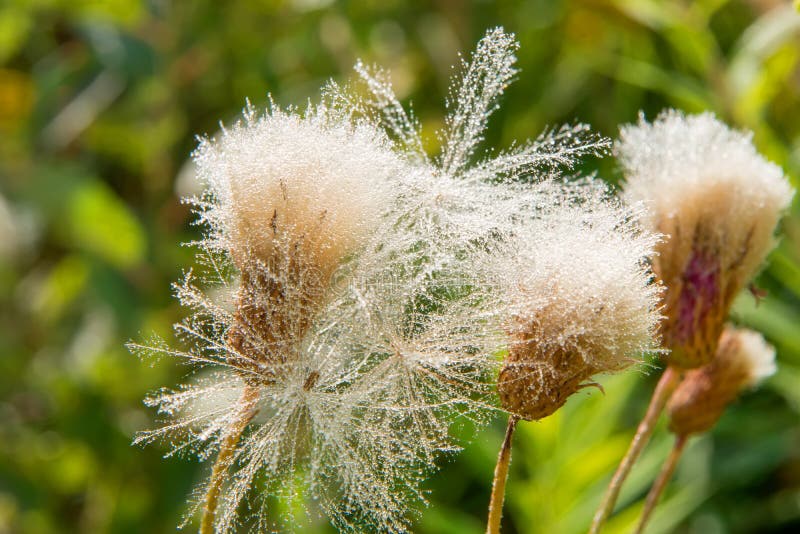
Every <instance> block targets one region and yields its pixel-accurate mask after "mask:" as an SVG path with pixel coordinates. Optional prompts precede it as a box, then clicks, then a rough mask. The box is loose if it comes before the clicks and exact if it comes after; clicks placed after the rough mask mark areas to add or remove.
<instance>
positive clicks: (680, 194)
mask: <svg viewBox="0 0 800 534" xmlns="http://www.w3.org/2000/svg"><path fill="white" fill-rule="evenodd" d="M616 153H617V156H618V158H619V161H620V163H621V164H622V167H623V169H624V171H625V186H624V196H625V198H626V199H628V200H630V201H632V202H645V203H646V205H647V207H648V208H649V209H648V211H647V215H646V216H645V218H644V219H643V221H644V224H645V225H646V226H647V227H648V228H649V229H650V230H652V231H654V232H658V233H660V234H662V235H664V236H665V238H664V240H663V241H662V242H661V243H660V244H659V245H658V246H657V247H656V255H655V256H654V258H653V269H654V271H655V273H656V275H657V276H658V277H659V279H660V280H661V281H662V282H663V283H664V285H665V286H666V287H667V291H666V292H665V293H664V307H665V315H666V319H665V321H664V323H663V325H662V335H663V338H664V344H665V346H666V347H667V348H669V349H670V350H671V354H670V356H669V359H670V363H671V364H673V365H676V366H679V367H683V368H694V367H699V366H702V365H705V364H707V363H708V362H710V361H711V359H712V358H713V356H714V354H715V352H716V346H717V341H718V339H719V337H720V334H721V333H722V329H723V326H724V323H725V319H726V317H727V314H728V309H729V308H730V305H731V303H732V301H733V299H734V297H735V296H736V294H737V293H738V292H739V291H740V290H741V289H742V288H743V287H744V286H745V285H746V284H747V283H748V282H749V281H750V280H751V279H752V277H753V276H754V275H755V274H756V273H757V271H758V270H759V268H760V267H761V265H762V263H763V262H764V259H765V258H766V255H767V253H768V252H769V251H770V250H771V249H772V247H773V246H774V244H775V239H774V232H775V227H776V225H777V223H778V220H779V219H780V217H781V215H782V213H783V212H784V211H785V210H786V208H787V207H788V206H789V203H790V202H791V199H792V189H791V186H790V185H789V183H788V181H787V180H786V178H785V177H784V175H783V172H782V171H781V169H780V167H778V166H777V165H774V164H773V163H770V162H768V161H766V160H765V159H764V158H763V157H762V156H761V155H760V154H758V152H757V151H756V149H755V148H754V146H753V143H752V139H751V135H750V134H745V133H742V132H738V131H735V130H731V129H730V128H728V127H727V126H726V125H725V124H723V123H722V122H720V121H719V120H717V119H716V118H715V117H714V115H713V114H711V113H702V114H700V115H690V116H687V115H684V114H682V113H680V112H678V111H674V110H670V111H667V112H664V113H662V114H661V115H659V116H658V118H657V119H656V120H655V121H654V122H653V123H652V124H649V123H647V122H645V120H644V118H641V119H640V121H639V124H637V125H631V126H626V127H623V128H622V131H621V135H620V141H619V143H618V144H617V146H616Z"/></svg>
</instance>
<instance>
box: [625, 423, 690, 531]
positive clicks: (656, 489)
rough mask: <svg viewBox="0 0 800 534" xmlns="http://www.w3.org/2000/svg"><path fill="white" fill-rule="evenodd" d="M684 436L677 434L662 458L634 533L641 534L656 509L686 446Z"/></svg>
mask: <svg viewBox="0 0 800 534" xmlns="http://www.w3.org/2000/svg"><path fill="white" fill-rule="evenodd" d="M686 438H687V436H677V437H676V438H675V445H674V446H673V447H672V451H670V453H669V456H668V457H667V459H666V460H664V465H663V466H662V467H661V472H660V473H659V474H658V478H657V479H656V481H655V482H653V487H651V488H650V492H649V493H648V494H647V500H646V501H645V503H644V509H643V510H642V517H640V518H639V524H638V525H637V527H636V531H635V534H642V533H643V532H644V529H645V527H646V526H647V521H648V520H649V519H650V516H651V515H653V511H654V510H655V509H656V505H657V504H658V499H659V498H661V494H662V493H663V492H664V488H666V487H667V484H668V483H669V480H670V479H671V478H672V473H674V472H675V467H676V466H677V465H678V460H679V459H680V457H681V454H682V453H683V448H684V447H685V446H686Z"/></svg>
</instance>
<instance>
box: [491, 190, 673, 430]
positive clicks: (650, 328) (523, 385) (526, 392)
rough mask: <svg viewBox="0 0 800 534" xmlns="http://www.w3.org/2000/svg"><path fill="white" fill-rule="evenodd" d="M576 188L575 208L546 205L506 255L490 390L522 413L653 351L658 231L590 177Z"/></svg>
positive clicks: (549, 407) (560, 400)
mask: <svg viewBox="0 0 800 534" xmlns="http://www.w3.org/2000/svg"><path fill="white" fill-rule="evenodd" d="M587 189H588V190H589V191H592V190H594V192H593V195H594V196H591V195H590V196H588V198H587V197H586V194H587V192H586V190H587ZM581 195H583V196H584V200H583V202H582V203H581V204H580V205H579V206H575V205H574V204H570V203H566V204H564V203H558V202H556V203H555V204H553V207H551V208H550V213H547V214H545V215H543V218H542V220H541V221H540V222H539V224H535V225H532V226H533V227H532V228H531V232H530V234H526V235H525V238H524V239H522V240H520V248H519V249H518V250H517V251H516V259H515V260H512V261H509V262H507V263H505V265H506V266H507V268H509V272H508V275H509V276H510V278H509V280H510V281H512V284H511V285H510V286H509V287H508V288H507V297H506V298H507V299H509V302H510V303H511V306H510V307H511V310H512V311H511V315H510V319H509V321H508V322H507V326H506V328H507V331H508V333H509V336H510V338H511V341H510V345H509V350H508V356H507V357H506V360H505V362H504V364H503V368H502V370H501V372H500V377H499V382H498V390H499V393H500V398H501V401H502V404H503V407H504V408H505V409H506V410H508V411H510V412H513V413H515V414H517V415H519V416H520V417H523V418H525V419H534V420H535V419H541V418H542V417H546V416H547V415H550V414H552V413H553V412H554V411H555V410H557V409H558V408H560V407H561V406H562V405H563V404H564V402H565V401H566V399H567V398H568V397H569V396H570V395H572V394H573V393H575V392H576V391H578V390H579V389H581V388H582V387H585V386H586V385H590V384H591V382H589V381H590V379H591V377H592V376H593V375H595V374H598V373H611V372H618V371H621V370H623V369H625V368H627V367H629V366H631V365H633V364H635V363H636V362H638V361H641V357H642V355H643V353H645V352H650V351H653V350H656V346H655V343H654V333H655V329H656V325H657V323H658V320H659V318H660V317H659V315H658V311H657V302H658V294H659V288H658V286H657V285H655V284H653V283H652V273H651V272H650V271H649V269H648V267H647V265H646V260H647V258H648V257H649V255H650V254H651V251H652V247H653V245H654V243H655V241H656V237H655V236H654V235H653V234H649V233H647V232H642V231H641V230H639V229H638V227H637V226H636V224H635V222H634V219H635V215H636V213H637V212H636V210H635V209H633V208H628V207H625V206H623V205H621V204H620V203H619V202H617V201H615V200H613V199H611V198H610V197H608V196H606V195H607V193H606V192H605V190H604V189H603V188H602V187H600V186H599V185H598V184H591V183H590V184H587V185H584V191H582V192H581Z"/></svg>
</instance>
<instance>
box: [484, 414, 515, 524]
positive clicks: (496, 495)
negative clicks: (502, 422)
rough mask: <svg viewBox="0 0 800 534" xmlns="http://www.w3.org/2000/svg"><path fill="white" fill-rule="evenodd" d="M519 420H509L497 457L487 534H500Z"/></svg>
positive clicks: (510, 418)
mask: <svg viewBox="0 0 800 534" xmlns="http://www.w3.org/2000/svg"><path fill="white" fill-rule="evenodd" d="M518 421H519V418H518V417H516V416H514V415H512V416H511V417H509V418H508V427H507V428H506V437H505V439H504V440H503V446H502V447H501V448H500V454H499V455H498V457H497V465H496V466H495V468H494V481H493V482H492V497H491V499H490V500H489V520H488V521H487V523H486V534H499V532H500V519H501V518H502V517H503V499H504V498H505V494H506V479H507V478H508V466H509V464H510V463H511V438H512V437H513V436H514V429H515V428H516V427H517V422H518Z"/></svg>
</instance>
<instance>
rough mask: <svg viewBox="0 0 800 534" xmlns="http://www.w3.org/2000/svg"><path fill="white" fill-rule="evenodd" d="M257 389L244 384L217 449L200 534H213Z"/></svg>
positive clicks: (251, 411) (252, 410)
mask: <svg viewBox="0 0 800 534" xmlns="http://www.w3.org/2000/svg"><path fill="white" fill-rule="evenodd" d="M258 396H259V395H258V388H256V387H255V386H252V385H249V384H245V386H244V390H243V391H242V396H241V398H240V399H239V403H238V405H237V408H236V414H235V415H234V418H233V421H232V422H231V425H230V427H229V428H228V431H227V433H226V434H225V437H223V438H222V443H221V444H220V447H219V454H218V455H217V460H216V461H215V462H214V467H212V469H211V480H210V481H209V483H208V489H207V490H206V496H205V500H204V504H203V518H202V519H201V521H200V534H213V532H214V520H215V519H216V513H217V507H218V506H219V496H220V492H221V491H222V484H223V482H224V481H225V477H226V475H227V473H228V468H229V467H230V466H231V464H232V463H233V458H234V453H235V452H236V446H237V444H238V443H239V438H240V437H241V436H242V432H244V429H245V427H247V424H248V423H249V422H250V420H251V419H252V418H253V416H254V415H255V412H256V411H255V406H256V403H257V402H258Z"/></svg>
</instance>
